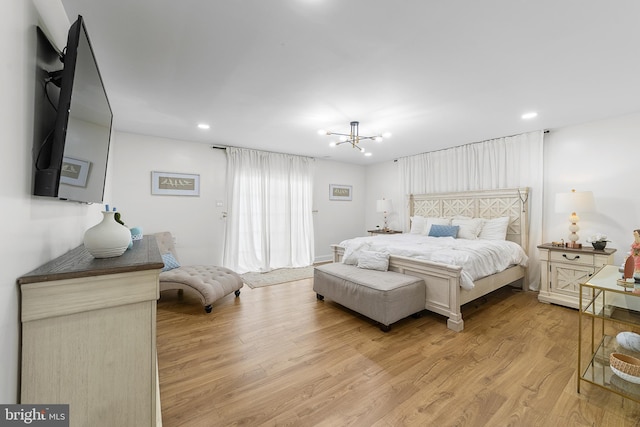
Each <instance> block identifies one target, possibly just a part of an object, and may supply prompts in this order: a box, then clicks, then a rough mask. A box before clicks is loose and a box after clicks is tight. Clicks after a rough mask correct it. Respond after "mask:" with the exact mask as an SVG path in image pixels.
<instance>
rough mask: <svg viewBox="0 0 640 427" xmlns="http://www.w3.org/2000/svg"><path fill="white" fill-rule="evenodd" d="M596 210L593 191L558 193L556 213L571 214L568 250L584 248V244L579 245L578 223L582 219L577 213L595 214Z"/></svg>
mask: <svg viewBox="0 0 640 427" xmlns="http://www.w3.org/2000/svg"><path fill="white" fill-rule="evenodd" d="M594 210H595V203H594V201H593V193H592V192H591V191H576V190H571V192H570V193H558V194H556V212H557V213H568V212H570V213H571V216H569V222H570V223H571V225H570V226H569V233H570V234H569V242H567V243H566V244H565V246H566V247H567V248H573V249H579V248H581V247H582V243H578V239H579V238H580V236H578V233H577V232H578V230H580V227H578V221H580V217H579V216H578V214H577V213H576V212H580V213H583V212H593V211H594Z"/></svg>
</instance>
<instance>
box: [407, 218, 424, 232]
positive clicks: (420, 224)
mask: <svg viewBox="0 0 640 427" xmlns="http://www.w3.org/2000/svg"><path fill="white" fill-rule="evenodd" d="M424 220H425V218H424V217H423V216H421V215H416V216H412V217H411V230H410V231H409V233H411V234H422V233H424Z"/></svg>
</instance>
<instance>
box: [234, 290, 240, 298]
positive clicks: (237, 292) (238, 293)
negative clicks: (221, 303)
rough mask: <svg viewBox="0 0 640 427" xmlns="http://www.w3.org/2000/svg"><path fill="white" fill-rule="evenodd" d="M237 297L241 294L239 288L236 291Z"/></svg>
mask: <svg viewBox="0 0 640 427" xmlns="http://www.w3.org/2000/svg"><path fill="white" fill-rule="evenodd" d="M235 294H236V297H239V296H240V290H239V289H238V290H237V291H235Z"/></svg>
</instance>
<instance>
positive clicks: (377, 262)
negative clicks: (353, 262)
mask: <svg viewBox="0 0 640 427" xmlns="http://www.w3.org/2000/svg"><path fill="white" fill-rule="evenodd" d="M358 268H366V269H367V270H380V271H387V270H388V269H389V254H388V253H387V252H374V251H362V252H360V254H359V256H358Z"/></svg>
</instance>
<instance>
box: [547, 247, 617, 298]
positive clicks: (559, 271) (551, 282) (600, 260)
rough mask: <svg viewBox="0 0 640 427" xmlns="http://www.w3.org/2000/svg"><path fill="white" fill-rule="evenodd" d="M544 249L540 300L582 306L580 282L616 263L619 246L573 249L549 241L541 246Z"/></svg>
mask: <svg viewBox="0 0 640 427" xmlns="http://www.w3.org/2000/svg"><path fill="white" fill-rule="evenodd" d="M538 250H539V251H540V268H541V274H540V292H539V293H538V300H539V301H541V302H545V303H553V304H559V305H564V306H566V307H571V308H578V307H579V304H580V284H581V283H585V282H587V281H588V280H589V278H590V277H591V276H593V274H594V273H596V272H597V271H598V270H599V269H600V268H601V267H603V266H604V265H607V264H613V254H614V253H615V252H616V250H615V249H604V250H595V249H593V248H592V247H591V246H589V247H586V246H584V247H582V248H580V249H570V248H565V247H562V246H553V245H551V244H549V243H545V244H542V245H540V246H538Z"/></svg>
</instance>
